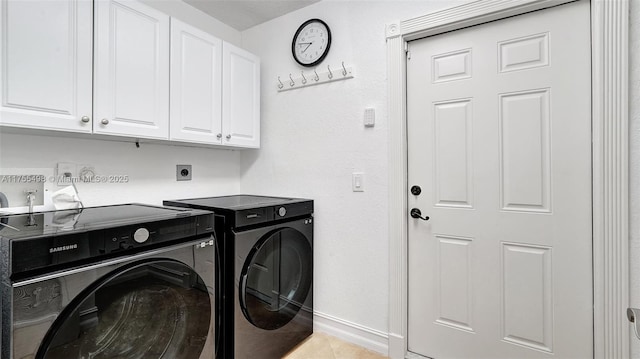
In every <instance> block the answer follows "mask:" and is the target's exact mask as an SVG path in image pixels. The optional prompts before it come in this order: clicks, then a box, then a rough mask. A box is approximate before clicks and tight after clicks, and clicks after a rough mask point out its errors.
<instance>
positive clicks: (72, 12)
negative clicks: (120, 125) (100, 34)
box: [0, 0, 93, 132]
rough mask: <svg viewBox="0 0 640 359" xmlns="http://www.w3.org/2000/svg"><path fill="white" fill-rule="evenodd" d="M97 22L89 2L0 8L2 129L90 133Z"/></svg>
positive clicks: (19, 4) (7, 4) (13, 0)
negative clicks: (94, 26) (93, 19)
mask: <svg viewBox="0 0 640 359" xmlns="http://www.w3.org/2000/svg"><path fill="white" fill-rule="evenodd" d="M92 18H93V15H92V3H91V1H87V0H68V1H42V0H38V1H17V0H11V1H2V3H0V47H1V56H0V83H2V86H1V87H0V99H1V103H0V124H5V125H10V126H18V127H29V128H42V129H54V130H65V131H73V132H91V123H90V118H91V71H92V68H91V56H92ZM34 24H37V26H34ZM83 117H84V118H85V121H86V122H83V121H82V118H83Z"/></svg>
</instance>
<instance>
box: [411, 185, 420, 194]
mask: <svg viewBox="0 0 640 359" xmlns="http://www.w3.org/2000/svg"><path fill="white" fill-rule="evenodd" d="M420 193H422V188H420V186H411V194H412V195H414V196H417V195H419V194H420Z"/></svg>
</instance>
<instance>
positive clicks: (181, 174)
mask: <svg viewBox="0 0 640 359" xmlns="http://www.w3.org/2000/svg"><path fill="white" fill-rule="evenodd" d="M176 180H178V181H191V165H176Z"/></svg>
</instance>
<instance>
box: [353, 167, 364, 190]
mask: <svg viewBox="0 0 640 359" xmlns="http://www.w3.org/2000/svg"><path fill="white" fill-rule="evenodd" d="M351 189H352V190H353V192H364V172H353V173H352V174H351Z"/></svg>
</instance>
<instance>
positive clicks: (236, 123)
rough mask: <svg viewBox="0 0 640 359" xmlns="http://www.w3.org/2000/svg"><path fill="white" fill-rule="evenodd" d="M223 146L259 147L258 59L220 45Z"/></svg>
mask: <svg viewBox="0 0 640 359" xmlns="http://www.w3.org/2000/svg"><path fill="white" fill-rule="evenodd" d="M222 63H223V71H222V136H223V139H222V143H223V144H225V145H229V146H238V147H250V148H258V147H260V59H259V58H258V57H257V56H255V55H253V54H251V53H249V52H247V51H245V50H242V49H240V48H238V47H236V46H233V45H231V44H229V43H227V42H224V44H223V46H222Z"/></svg>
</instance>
